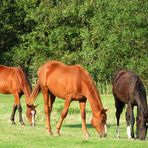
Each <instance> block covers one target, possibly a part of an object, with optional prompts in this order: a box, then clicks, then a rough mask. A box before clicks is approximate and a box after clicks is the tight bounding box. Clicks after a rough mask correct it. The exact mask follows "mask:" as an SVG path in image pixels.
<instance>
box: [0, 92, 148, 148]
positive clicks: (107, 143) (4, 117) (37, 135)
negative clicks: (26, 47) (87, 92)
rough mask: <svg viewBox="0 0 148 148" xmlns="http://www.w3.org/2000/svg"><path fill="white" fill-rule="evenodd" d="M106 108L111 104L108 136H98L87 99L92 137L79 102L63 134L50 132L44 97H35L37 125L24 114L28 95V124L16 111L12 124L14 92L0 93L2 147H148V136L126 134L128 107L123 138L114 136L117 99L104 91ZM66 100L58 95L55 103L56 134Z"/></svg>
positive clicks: (53, 117) (123, 122) (122, 122)
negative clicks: (86, 135)
mask: <svg viewBox="0 0 148 148" xmlns="http://www.w3.org/2000/svg"><path fill="white" fill-rule="evenodd" d="M101 98H102V101H103V106H104V108H109V110H108V113H107V117H108V120H107V123H108V135H107V138H99V137H97V134H96V131H95V129H94V128H92V126H91V125H90V121H91V109H90V106H89V102H87V107H86V110H87V127H88V131H89V133H90V135H91V137H90V138H88V139H85V138H84V137H83V133H82V131H81V118H80V113H79V104H78V102H72V104H71V106H70V109H69V114H68V116H67V117H66V119H65V120H64V122H63V125H62V128H61V136H55V135H53V136H49V135H48V134H47V131H46V128H45V116H44V110H43V99H42V95H41V94H40V95H39V96H38V98H37V100H36V104H39V106H38V108H37V116H36V126H35V127H30V125H29V124H28V122H27V120H26V117H25V111H26V108H25V101H24V100H25V99H24V97H23V98H22V99H21V102H22V105H23V118H24V122H25V123H26V126H21V125H20V124H19V122H18V112H17V113H16V125H11V122H10V120H9V118H10V114H11V110H12V104H13V96H12V95H2V94H0V148H3V147H9V148H11V147H12V148H13V147H19V148H20V147H21V148H23V147H24V148H41V147H44V148H45V147H50V148H51V147H55V148H56V147H58V148H63V147H64V148H69V147H70V148H81V147H82V148H85V147H90V148H93V147H94V148H95V147H96V148H97V147H100V148H105V147H108V148H125V147H128V148H130V147H134V148H139V147H143V148H144V147H147V146H148V138H147V139H146V141H139V140H128V139H127V136H126V124H125V110H124V111H123V113H122V116H121V122H120V125H121V126H120V129H121V130H120V138H119V139H117V138H115V135H116V118H115V108H114V100H113V97H112V95H108V96H105V95H101ZM63 103H64V101H63V100H61V99H56V101H55V103H54V105H53V111H52V115H51V124H52V131H53V133H54V134H55V131H56V123H57V121H58V119H59V117H60V113H61V111H62V109H63Z"/></svg>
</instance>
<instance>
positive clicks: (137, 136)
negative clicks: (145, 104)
mask: <svg viewBox="0 0 148 148" xmlns="http://www.w3.org/2000/svg"><path fill="white" fill-rule="evenodd" d="M138 119H139V109H138V107H137V117H136V138H137V139H138V138H139V130H138V129H139V125H138Z"/></svg>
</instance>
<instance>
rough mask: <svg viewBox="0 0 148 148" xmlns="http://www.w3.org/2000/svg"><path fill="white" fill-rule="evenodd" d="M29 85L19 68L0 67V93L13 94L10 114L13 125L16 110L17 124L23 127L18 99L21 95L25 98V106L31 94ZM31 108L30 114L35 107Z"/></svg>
mask: <svg viewBox="0 0 148 148" xmlns="http://www.w3.org/2000/svg"><path fill="white" fill-rule="evenodd" d="M31 90H32V88H31V85H30V82H29V80H28V79H27V77H26V75H25V73H24V72H23V70H22V68H21V67H8V66H3V65H0V93H3V94H13V95H14V104H13V109H12V114H11V117H10V119H11V121H12V124H15V120H14V118H15V113H16V110H17V109H18V112H19V122H20V123H21V124H22V125H24V122H23V118H22V106H21V103H20V98H21V96H22V95H23V94H25V97H26V105H27V104H28V99H29V95H30V94H31ZM33 107H34V106H32V110H31V111H32V112H33V111H34V112H35V107H34V109H33Z"/></svg>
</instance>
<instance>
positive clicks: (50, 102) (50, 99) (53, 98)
mask: <svg viewBox="0 0 148 148" xmlns="http://www.w3.org/2000/svg"><path fill="white" fill-rule="evenodd" d="M49 94H50V95H49V96H50V98H49V104H48V105H49V126H50V115H51V111H52V105H53V103H54V100H55V96H54V95H53V94H52V93H51V92H50V93H49ZM50 135H52V130H51V126H50Z"/></svg>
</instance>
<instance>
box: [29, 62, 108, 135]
mask: <svg viewBox="0 0 148 148" xmlns="http://www.w3.org/2000/svg"><path fill="white" fill-rule="evenodd" d="M40 91H41V92H42V93H43V98H44V110H45V115H46V127H47V131H48V133H49V135H52V130H51V125H50V115H51V110H52V105H53V103H54V101H55V98H56V97H58V98H62V99H64V100H65V102H64V109H63V111H62V113H61V117H60V120H59V122H58V123H57V126H56V134H57V135H60V129H61V125H62V122H63V120H64V118H65V117H66V115H67V113H68V109H69V106H70V103H71V102H72V101H79V104H80V112H81V118H82V131H83V133H84V135H85V136H86V137H88V136H89V133H88V131H87V127H86V112H85V106H86V100H87V99H88V100H89V102H90V106H91V110H92V120H91V124H92V126H93V127H94V128H95V129H96V131H97V133H98V135H99V133H100V137H105V136H106V134H107V128H106V120H107V115H106V110H105V109H104V108H103V105H102V102H101V98H100V95H99V93H98V91H97V89H96V86H95V84H94V82H93V80H92V78H91V76H90V75H89V73H88V72H87V71H86V70H85V69H84V68H82V67H81V66H80V65H69V66H68V65H65V64H64V63H62V62H60V61H55V60H52V61H47V62H46V63H45V64H43V65H42V66H41V67H40V68H39V70H38V80H37V84H36V86H35V88H34V90H33V92H32V94H31V96H30V97H31V98H30V100H32V101H30V103H29V105H30V106H31V105H32V104H33V102H34V100H35V99H36V98H37V95H38V93H39V92H40ZM28 116H29V115H28Z"/></svg>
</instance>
